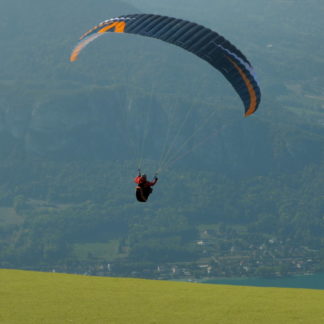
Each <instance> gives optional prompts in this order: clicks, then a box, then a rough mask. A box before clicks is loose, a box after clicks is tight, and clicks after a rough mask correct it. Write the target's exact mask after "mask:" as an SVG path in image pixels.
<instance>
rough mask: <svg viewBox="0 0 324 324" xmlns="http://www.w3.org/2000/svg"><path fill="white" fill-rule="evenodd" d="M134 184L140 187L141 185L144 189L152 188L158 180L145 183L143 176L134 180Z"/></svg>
mask: <svg viewBox="0 0 324 324" xmlns="http://www.w3.org/2000/svg"><path fill="white" fill-rule="evenodd" d="M134 182H135V183H137V184H138V185H141V186H142V187H151V186H154V185H155V184H156V183H157V179H156V178H155V179H154V180H153V181H152V182H150V181H147V180H146V181H143V178H142V177H141V176H138V177H136V178H135V179H134Z"/></svg>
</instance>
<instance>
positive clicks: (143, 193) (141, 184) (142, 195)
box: [134, 170, 158, 202]
mask: <svg viewBox="0 0 324 324" xmlns="http://www.w3.org/2000/svg"><path fill="white" fill-rule="evenodd" d="M157 181H158V177H157V175H156V174H155V176H154V178H153V181H147V177H146V174H141V170H138V176H137V177H136V178H135V179H134V182H135V183H137V184H138V186H136V199H137V200H138V201H140V202H146V201H147V199H148V197H149V195H150V194H151V193H152V191H153V189H152V188H151V187H152V186H154V185H155V184H156V183H157Z"/></svg>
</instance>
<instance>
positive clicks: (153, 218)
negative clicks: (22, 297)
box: [0, 0, 324, 278]
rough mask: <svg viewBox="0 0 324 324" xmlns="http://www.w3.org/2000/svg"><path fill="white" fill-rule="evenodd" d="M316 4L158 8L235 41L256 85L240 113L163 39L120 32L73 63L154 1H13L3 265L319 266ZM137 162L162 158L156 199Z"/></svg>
mask: <svg viewBox="0 0 324 324" xmlns="http://www.w3.org/2000/svg"><path fill="white" fill-rule="evenodd" d="M311 2H312V6H309V5H308V4H302V3H300V2H299V3H298V6H297V5H296V6H295V5H293V4H292V3H293V2H289V1H279V0H278V1H274V2H271V4H270V3H268V2H266V1H264V3H265V4H266V8H267V10H265V9H264V10H261V9H260V5H256V1H251V2H249V3H248V4H246V8H245V9H248V10H247V12H248V14H247V15H246V17H240V15H239V12H240V10H239V9H240V8H241V6H242V4H241V2H240V3H239V2H238V1H236V0H231V1H229V2H228V3H230V4H231V6H230V5H229V4H226V3H227V2H226V3H225V1H224V2H223V1H219V4H218V5H219V7H218V9H219V12H218V11H217V10H216V9H217V8H216V7H215V4H210V6H211V7H212V8H213V10H214V11H215V13H209V12H208V11H206V12H205V14H206V17H204V19H201V11H202V10H203V9H202V8H200V10H198V11H197V12H194V11H193V10H189V9H190V8H192V7H193V6H194V1H188V7H187V10H184V11H183V13H182V14H180V12H181V10H180V4H181V3H180V2H179V3H178V4H177V5H174V10H172V5H171V4H170V5H167V3H165V6H162V5H161V6H160V7H157V6H156V7H153V5H152V4H151V5H148V7H149V8H150V9H151V10H152V12H154V13H159V12H158V11H159V10H161V13H162V14H168V15H172V14H173V13H174V15H179V16H180V17H181V18H185V19H189V20H195V21H197V22H198V23H200V24H204V25H206V26H207V27H210V28H213V29H214V30H216V31H218V32H219V33H221V34H223V35H224V36H225V37H226V38H228V39H230V40H231V41H232V42H233V43H234V44H236V45H237V46H238V47H239V48H240V49H242V51H243V52H244V53H245V54H246V55H247V57H248V58H249V59H250V60H251V62H252V63H253V65H254V66H255V69H256V72H257V75H258V77H259V82H260V85H261V91H262V102H261V105H260V107H259V110H258V111H257V112H256V113H255V114H254V115H253V116H251V117H248V118H244V117H243V107H242V103H241V102H240V100H239V98H238V96H237V94H236V93H235V91H234V90H233V89H232V88H231V87H230V85H229V84H228V83H227V81H226V80H225V79H224V78H223V76H222V75H221V74H220V73H218V72H217V71H215V70H214V69H212V68H211V66H210V65H208V64H206V62H203V61H202V60H199V59H198V58H197V57H195V56H193V55H192V54H190V53H187V52H185V51H183V50H182V49H180V48H177V47H175V46H171V45H169V44H165V43H163V42H159V41H158V40H153V39H149V38H145V37H138V36H131V35H114V34H111V35H109V36H107V37H102V38H101V39H99V40H98V41H97V42H94V43H93V44H91V45H90V46H89V48H87V50H86V51H84V53H82V55H81V57H80V59H79V61H77V62H75V63H73V64H72V63H70V62H69V55H70V52H71V50H72V48H73V46H74V45H75V43H76V42H77V40H78V37H80V35H81V34H83V33H84V32H85V31H87V30H88V29H89V28H91V27H92V26H94V25H95V24H97V23H99V22H100V21H102V20H104V19H107V18H109V17H112V16H114V15H122V14H129V13H136V12H141V11H143V8H145V5H146V3H145V1H138V2H137V3H138V4H139V5H140V9H138V8H135V7H133V5H135V4H136V3H135V1H132V5H131V4H128V3H126V2H122V1H117V0H114V1H112V0H110V1H102V0H93V1H92V2H91V6H90V5H89V2H88V1H80V0H79V1H76V0H67V1H64V3H63V2H62V3H59V4H57V3H55V4H52V3H50V2H46V1H45V2H44V1H35V0H33V1H23V0H19V1H16V2H14V3H13V2H11V1H9V0H3V4H2V9H1V13H0V16H1V22H0V24H1V25H0V38H1V40H2V46H1V60H2V62H4V63H3V64H1V66H0V93H1V96H0V266H1V267H13V268H32V269H43V270H51V269H53V268H55V269H57V270H61V271H70V272H88V273H91V274H109V275H116V276H120V275H125V276H141V277H155V278H174V277H184V276H188V277H203V276H237V275H251V276H252V275H260V276H277V275H286V274H289V273H296V272H302V273H306V272H314V271H323V269H324V241H323V234H324V220H323V215H324V206H323V192H324V190H323V189H324V187H323V176H324V167H323V140H324V134H323V125H324V118H323V108H324V101H323V100H324V93H323V86H322V85H323V82H324V80H323V75H324V71H323V69H324V68H323V66H324V64H323V63H324V62H323V54H324V53H323V45H321V44H322V41H321V38H322V36H321V33H320V32H319V31H320V30H321V26H322V24H323V23H322V21H321V17H322V15H321V13H323V5H322V3H321V2H320V1H316V0H312V1H311ZM207 3H208V1H206V5H207ZM18 4H19V5H18ZM252 4H254V5H255V7H256V9H255V10H254V9H253V8H254V7H253V5H252ZM154 8H155V9H154ZM306 11H307V13H308V16H309V17H308V18H307V19H304V18H303V19H302V17H304V13H305V12H306ZM220 12H221V13H220ZM283 13H285V14H283ZM283 18H284V19H283ZM232 20H234V21H235V23H232V22H231V21H232ZM301 22H302V23H301ZM254 24H257V26H258V28H255V27H254ZM139 162H142V163H141V166H142V170H143V171H144V172H147V173H148V174H149V175H150V176H151V175H152V176H153V173H154V172H155V171H156V169H157V168H159V167H161V168H162V170H161V172H160V175H159V182H158V184H157V186H156V187H155V188H154V193H153V194H152V196H151V197H150V200H149V202H148V203H146V204H139V203H138V202H136V200H135V197H134V184H133V182H132V180H133V177H134V176H135V175H136V172H137V168H138V166H139V164H140V163H139Z"/></svg>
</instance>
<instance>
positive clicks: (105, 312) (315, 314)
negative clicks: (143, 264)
mask: <svg viewBox="0 0 324 324" xmlns="http://www.w3.org/2000/svg"><path fill="white" fill-rule="evenodd" d="M0 323H1V324H11V323H22V324H28V323H33V324H37V323H42V324H43V323H44V324H47V323H58V324H61V323H78V324H81V323H93V324H97V323H109V324H114V323H127V324H137V323H138V324H151V323H152V324H153V323H163V324H164V323H172V324H177V323H185V324H190V323H197V324H198V323H213V324H216V323H235V324H244V323H256V324H258V323H275V324H278V323H285V324H288V323H294V324H295V323H309V324H316V323H321V324H322V323H324V291H322V290H307V289H284V288H255V287H238V286H223V285H207V284H194V283H183V282H167V281H153V280H138V279H119V278H102V277H87V276H78V275H67V274H56V273H39V272H31V271H16V270H0Z"/></svg>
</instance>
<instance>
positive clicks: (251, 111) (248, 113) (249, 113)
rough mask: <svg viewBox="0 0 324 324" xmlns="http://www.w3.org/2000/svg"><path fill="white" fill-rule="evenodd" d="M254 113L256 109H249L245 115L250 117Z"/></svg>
mask: <svg viewBox="0 0 324 324" xmlns="http://www.w3.org/2000/svg"><path fill="white" fill-rule="evenodd" d="M253 113H254V110H248V111H247V112H246V113H245V114H244V117H249V116H251V115H252V114H253Z"/></svg>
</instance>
